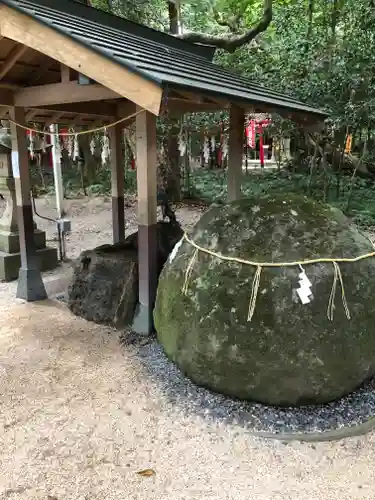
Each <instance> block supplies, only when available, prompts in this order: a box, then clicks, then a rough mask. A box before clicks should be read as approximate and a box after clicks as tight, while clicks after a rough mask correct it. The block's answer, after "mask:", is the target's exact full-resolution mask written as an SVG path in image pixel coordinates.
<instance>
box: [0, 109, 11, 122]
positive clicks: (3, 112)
mask: <svg viewBox="0 0 375 500" xmlns="http://www.w3.org/2000/svg"><path fill="white" fill-rule="evenodd" d="M8 113H9V108H7V107H3V108H0V120H1V119H2V118H4V116H6V115H7V114H8Z"/></svg>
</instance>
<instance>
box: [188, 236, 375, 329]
mask: <svg viewBox="0 0 375 500" xmlns="http://www.w3.org/2000/svg"><path fill="white" fill-rule="evenodd" d="M182 239H183V240H185V241H186V242H187V243H189V244H190V245H192V246H193V247H194V248H195V250H194V253H193V256H192V258H191V259H190V261H189V263H188V266H187V268H186V271H185V278H184V284H183V286H182V293H183V294H184V295H187V292H188V289H189V282H190V279H191V275H192V272H193V267H194V264H195V262H196V261H197V259H198V254H199V252H202V253H206V254H208V255H211V256H212V257H215V258H217V259H220V260H224V261H227V262H237V263H239V264H245V265H248V266H252V267H256V271H255V274H254V278H253V283H252V287H251V296H250V301H249V311H248V316H247V321H249V322H250V321H251V320H252V318H253V316H254V312H255V307H256V300H257V297H258V292H259V285H260V276H261V272H262V268H263V267H295V266H299V267H300V268H301V269H302V270H303V267H302V266H304V265H309V264H319V263H331V264H333V268H334V275H333V283H332V289H331V293H330V296H329V301H328V307H327V318H328V319H329V320H330V321H333V313H334V309H335V297H336V289H337V283H338V282H340V287H341V300H342V304H343V306H344V309H345V314H346V317H347V318H348V319H351V316H350V311H349V307H348V303H347V300H346V295H345V287H344V281H343V277H342V274H341V270H340V267H339V262H341V263H343V262H359V261H361V260H364V259H368V258H371V257H375V252H370V253H367V254H363V255H359V256H358V257H351V258H350V257H338V258H335V259H333V258H328V257H322V258H318V259H308V260H301V261H292V262H255V261H251V260H246V259H240V258H238V257H229V256H227V255H222V254H221V253H218V252H213V251H212V250H208V249H207V248H204V247H202V246H200V245H197V243H195V241H193V240H191V239H190V238H189V237H188V235H187V234H186V233H184V235H183V237H182Z"/></svg>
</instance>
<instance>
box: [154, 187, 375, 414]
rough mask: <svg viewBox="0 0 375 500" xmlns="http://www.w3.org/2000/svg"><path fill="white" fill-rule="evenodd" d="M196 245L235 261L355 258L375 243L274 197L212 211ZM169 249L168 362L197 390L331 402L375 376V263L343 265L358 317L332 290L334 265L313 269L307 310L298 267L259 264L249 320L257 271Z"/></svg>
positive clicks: (336, 217)
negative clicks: (186, 284)
mask: <svg viewBox="0 0 375 500" xmlns="http://www.w3.org/2000/svg"><path fill="white" fill-rule="evenodd" d="M191 238H192V239H193V240H194V241H195V242H196V243H197V244H198V245H200V246H202V247H205V248H207V249H210V250H213V251H215V252H218V253H221V254H223V255H227V256H235V257H240V258H244V259H247V260H253V261H261V262H267V261H272V262H284V261H289V262H290V261H296V260H307V259H314V258H318V257H330V258H339V257H355V256H358V255H361V254H364V253H368V252H371V251H373V246H372V244H371V242H370V241H369V240H368V239H367V238H366V237H365V236H364V235H362V234H361V233H360V232H359V231H358V230H357V229H356V228H355V227H353V226H352V225H350V223H349V222H348V220H347V219H346V218H345V216H344V215H343V214H342V213H341V212H340V211H338V210H337V209H334V208H332V207H330V206H327V205H323V204H320V203H318V202H315V201H312V200H310V199H308V198H304V197H302V196H296V195H290V196H288V197H285V196H277V195H276V196H275V195H268V196H264V197H263V198H262V199H244V200H240V201H238V202H234V203H231V204H228V205H223V206H215V207H212V208H211V209H210V210H209V211H208V212H207V213H206V214H205V215H204V216H203V217H202V218H201V220H200V221H199V222H198V224H197V225H196V227H195V229H194V231H193V233H192V234H191ZM193 253H194V248H193V247H192V246H191V245H190V244H189V243H188V242H186V241H184V242H183V243H182V244H181V245H180V246H179V247H178V249H177V251H174V252H172V254H171V256H170V258H169V260H168V262H167V264H166V265H165V267H164V269H163V271H162V274H161V277H160V280H159V287H158V295H157V301H156V307H155V314H154V317H155V326H156V329H157V333H158V338H159V340H160V342H161V343H162V345H163V346H164V349H165V352H166V354H167V355H168V356H169V357H170V359H172V360H173V361H174V362H175V363H176V364H177V365H178V366H179V367H180V368H181V370H182V371H183V372H184V373H185V374H186V375H187V376H189V377H190V378H191V379H192V380H193V381H195V382H196V383H197V384H200V385H202V386H205V387H209V388H211V389H213V390H215V391H218V392H221V393H224V394H227V395H230V396H233V397H238V398H242V399H250V400H254V401H259V402H263V403H268V404H276V405H299V404H319V403H325V402H328V401H331V400H335V399H337V398H339V397H341V396H343V395H345V394H347V393H349V392H350V391H352V390H353V389H354V388H356V387H357V386H358V385H359V384H361V383H362V382H363V381H364V380H365V379H367V378H368V377H370V376H372V375H374V373H375V279H374V276H375V258H369V259H366V260H363V261H360V262H356V263H345V264H340V269H341V272H342V275H343V279H344V285H345V292H346V297H347V302H348V305H349V309H350V313H351V319H350V320H348V318H347V317H346V314H345V310H344V307H343V304H342V300H341V291H340V286H339V285H338V289H337V292H336V299H335V310H334V318H333V321H330V320H329V319H328V317H327V306H328V301H329V296H330V293H331V290H332V282H333V276H334V268H333V265H332V264H330V263H324V264H312V265H306V266H305V271H306V273H307V276H308V278H309V279H310V281H311V283H312V293H313V300H312V301H311V302H310V303H309V304H307V305H302V303H301V301H300V300H299V298H298V295H297V293H296V289H297V288H298V286H299V285H298V279H299V276H298V275H299V273H300V269H299V268H298V267H291V268H288V267H284V268H282V267H279V268H263V270H262V274H261V279H260V287H259V293H258V297H257V302H256V309H255V313H254V316H253V318H252V321H251V322H248V321H247V315H248V308H249V299H250V295H251V289H252V282H253V277H254V273H255V270H256V269H255V268H254V267H251V266H247V265H241V264H237V263H231V262H224V261H222V260H220V259H218V258H215V257H212V256H209V255H207V254H204V253H202V252H199V254H198V257H197V260H196V262H195V264H194V267H193V271H192V274H191V279H190V281H189V287H188V291H187V294H186V295H184V294H183V293H182V292H181V289H182V286H183V283H184V277H185V271H186V268H187V265H188V263H189V261H190V259H191V257H192V255H193Z"/></svg>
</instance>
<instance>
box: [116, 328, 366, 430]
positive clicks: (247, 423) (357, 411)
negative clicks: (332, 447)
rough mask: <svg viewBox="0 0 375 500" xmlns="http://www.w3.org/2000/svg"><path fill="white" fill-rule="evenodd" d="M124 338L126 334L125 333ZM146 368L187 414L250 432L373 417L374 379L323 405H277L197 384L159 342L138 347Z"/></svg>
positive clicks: (330, 427)
mask: <svg viewBox="0 0 375 500" xmlns="http://www.w3.org/2000/svg"><path fill="white" fill-rule="evenodd" d="M125 342H126V336H125ZM138 355H139V357H140V358H141V359H142V362H143V364H144V368H145V370H148V372H149V373H150V376H151V377H152V378H153V379H155V380H157V382H158V385H159V386H160V387H161V388H162V389H163V392H164V393H165V394H166V396H167V397H168V399H169V401H170V403H171V404H173V405H176V406H178V407H179V408H181V411H182V412H184V413H186V414H189V413H191V412H195V413H197V414H198V415H201V416H203V417H205V418H207V419H211V420H212V421H218V422H220V423H231V424H235V425H237V426H239V427H241V428H243V429H247V430H248V431H250V432H254V431H255V432H267V433H271V434H274V435H277V434H280V433H321V432H324V431H330V430H333V429H339V428H342V427H344V426H345V427H346V426H352V425H356V424H361V423H363V422H366V421H367V420H369V419H370V418H372V417H375V380H374V379H372V380H371V381H370V382H368V383H366V384H365V385H364V386H363V387H362V388H361V389H359V390H358V391H356V392H354V393H352V394H351V395H350V396H348V397H346V398H342V399H340V400H339V401H337V402H334V403H330V404H327V405H322V406H305V407H300V408H277V407H273V406H265V405H262V404H254V403H250V402H244V401H238V400H232V399H230V398H226V397H224V396H222V395H220V394H214V393H212V392H210V391H208V390H205V389H203V388H199V387H197V386H196V385H195V384H193V383H191V382H189V381H188V380H187V379H186V378H185V377H184V376H183V375H182V374H181V372H180V370H178V368H177V367H175V365H173V364H172V363H170V362H169V361H168V359H167V358H166V356H165V355H164V353H163V350H162V348H161V346H160V345H159V344H158V343H157V342H156V341H154V342H152V343H151V344H150V345H148V346H141V347H140V349H139V351H138Z"/></svg>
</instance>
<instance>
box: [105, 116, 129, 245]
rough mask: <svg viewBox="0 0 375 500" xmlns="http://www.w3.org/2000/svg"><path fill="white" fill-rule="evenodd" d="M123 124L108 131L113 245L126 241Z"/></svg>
mask: <svg viewBox="0 0 375 500" xmlns="http://www.w3.org/2000/svg"><path fill="white" fill-rule="evenodd" d="M122 130H123V129H122V127H121V124H118V125H115V126H114V127H110V128H109V129H108V133H109V140H110V148H111V168H112V174H111V181H112V229H113V243H118V242H120V241H124V240H125V214H124V209H125V203H124V167H125V158H124V154H123V150H122V141H121V138H122Z"/></svg>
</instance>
